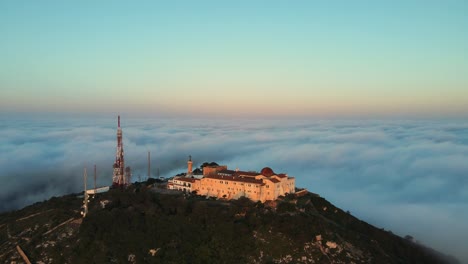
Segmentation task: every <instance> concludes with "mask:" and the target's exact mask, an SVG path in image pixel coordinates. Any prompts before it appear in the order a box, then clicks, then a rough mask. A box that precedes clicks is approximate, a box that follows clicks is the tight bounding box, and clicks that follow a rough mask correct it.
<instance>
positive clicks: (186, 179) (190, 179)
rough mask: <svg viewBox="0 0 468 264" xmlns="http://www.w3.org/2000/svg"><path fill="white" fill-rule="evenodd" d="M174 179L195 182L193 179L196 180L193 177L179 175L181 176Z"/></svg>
mask: <svg viewBox="0 0 468 264" xmlns="http://www.w3.org/2000/svg"><path fill="white" fill-rule="evenodd" d="M174 180H176V181H184V182H195V181H196V180H198V179H195V178H183V177H181V178H174Z"/></svg>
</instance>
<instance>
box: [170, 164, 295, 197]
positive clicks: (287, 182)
mask: <svg viewBox="0 0 468 264" xmlns="http://www.w3.org/2000/svg"><path fill="white" fill-rule="evenodd" d="M190 162H191V160H190ZM295 187H296V186H295V178H294V177H289V176H288V175H287V174H284V173H280V174H276V173H275V172H273V170H272V169H270V168H268V167H265V168H263V169H262V170H261V171H260V172H250V171H249V172H247V171H240V170H237V169H236V170H228V169H227V166H206V167H204V168H203V177H202V178H200V179H198V178H192V177H190V174H187V175H185V176H176V177H174V178H173V179H172V180H170V181H169V183H168V188H169V189H175V190H182V191H189V192H194V191H195V192H196V193H197V194H198V195H205V196H209V197H216V198H225V199H228V200H229V199H238V198H240V197H247V198H249V199H250V200H253V201H261V202H265V201H268V200H276V199H277V198H278V197H279V196H282V195H286V194H288V193H294V192H295Z"/></svg>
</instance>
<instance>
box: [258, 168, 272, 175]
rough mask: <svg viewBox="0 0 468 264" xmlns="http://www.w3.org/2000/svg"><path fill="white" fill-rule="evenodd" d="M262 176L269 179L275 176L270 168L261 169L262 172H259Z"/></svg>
mask: <svg viewBox="0 0 468 264" xmlns="http://www.w3.org/2000/svg"><path fill="white" fill-rule="evenodd" d="M260 173H261V174H262V175H263V176H266V177H270V176H272V175H275V173H274V172H273V170H272V169H271V168H270V167H265V168H263V169H262V171H261V172H260Z"/></svg>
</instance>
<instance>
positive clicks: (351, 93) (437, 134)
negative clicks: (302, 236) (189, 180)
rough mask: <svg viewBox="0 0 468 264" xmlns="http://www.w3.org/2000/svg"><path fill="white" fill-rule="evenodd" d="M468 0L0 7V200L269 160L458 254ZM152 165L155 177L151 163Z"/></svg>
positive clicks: (467, 145) (399, 229)
mask: <svg viewBox="0 0 468 264" xmlns="http://www.w3.org/2000/svg"><path fill="white" fill-rule="evenodd" d="M466 14H468V2H467V1H455V0H447V1H430V0H427V1H416V0H414V1H413V0H409V1H408V0H407V1H400V0H395V1H361V0H356V1H344V0H343V1H334V0H331V1H300V0H298V1H274V0H273V1H272V0H270V1H261V0H258V1H244V0H239V1H204V0H200V1H117V0H116V1H109V0H103V1H90V0H83V1H50V0H44V1H21V0H20V1H13V0H11V1H10V0H5V1H0V167H1V168H2V170H1V171H0V180H2V181H3V183H2V184H1V185H0V211H5V210H11V209H18V208H21V207H23V206H25V205H28V204H31V203H34V202H37V201H42V200H45V199H48V198H50V197H51V196H54V195H55V196H57V195H62V194H67V193H70V192H77V191H79V190H81V184H82V178H81V177H82V173H83V167H87V168H88V171H91V170H92V166H93V165H94V164H97V167H98V175H99V177H98V183H99V184H100V185H106V184H109V183H110V180H111V178H110V177H111V173H112V164H113V160H114V158H115V157H114V155H115V148H116V142H115V132H116V131H115V130H116V116H117V115H118V114H120V115H121V116H122V126H123V131H124V148H125V155H126V161H127V163H128V165H129V166H131V167H132V168H133V172H134V179H138V178H139V177H144V176H145V175H146V158H147V152H148V151H151V153H152V154H151V157H152V159H153V162H154V164H153V165H152V168H154V169H155V170H156V168H159V169H160V173H161V175H162V176H166V177H168V176H172V175H174V174H176V173H179V172H183V171H185V164H186V163H185V162H186V159H187V157H188V155H192V157H193V159H194V162H195V164H194V165H197V164H198V165H199V164H201V163H202V162H205V161H216V162H218V163H221V164H226V165H228V166H229V167H230V168H236V167H239V168H240V169H243V170H261V168H263V167H265V166H269V167H271V168H273V169H274V170H275V171H277V172H285V173H288V174H290V175H292V176H295V177H297V181H296V182H297V185H298V186H303V187H306V188H308V189H309V190H310V191H313V192H316V193H319V194H320V195H322V196H323V197H325V198H326V199H328V200H330V201H331V202H332V203H334V204H335V205H337V206H338V207H340V208H342V209H343V210H349V211H350V212H351V213H352V214H353V215H355V216H357V217H358V218H360V219H363V220H364V221H367V222H369V223H371V224H373V225H376V226H377V227H381V228H385V229H386V230H392V232H394V233H396V234H399V235H402V236H404V235H407V234H409V235H412V236H414V237H415V238H416V239H418V240H420V241H421V242H423V243H424V244H427V245H429V246H432V247H434V248H436V249H439V250H441V251H443V252H446V253H450V254H453V255H455V256H457V257H458V258H460V259H462V260H464V262H466V263H468V255H467V253H466V250H465V248H462V247H463V246H464V245H465V244H466V243H465V242H466V241H467V240H468V233H467V231H466V230H468V224H467V223H468V214H467V212H466V208H468V207H467V205H468V192H467V190H468V182H467V179H468V178H467V175H468V167H467V165H466V164H468V163H467V162H466V161H467V160H468V137H467V135H468V123H467V121H466V120H468V119H467V117H468V49H467V47H468V30H466V29H467V28H468V16H467V15H466ZM153 174H156V171H153Z"/></svg>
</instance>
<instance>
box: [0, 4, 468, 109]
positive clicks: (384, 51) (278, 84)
mask: <svg viewBox="0 0 468 264" xmlns="http://www.w3.org/2000/svg"><path fill="white" fill-rule="evenodd" d="M466 14H468V2H467V1H165V2H162V1H138V2H135V1H125V2H124V1H45V0H44V1H13V0H12V1H1V2H0V38H1V41H0V112H3V113H14V112H25V113H28V112H65V113H67V112H70V113H83V112H89V113H113V112H121V113H122V112H124V113H136V114H138V113H143V112H146V113H148V114H162V115H206V114H208V115H235V116H243V115H259V116H264V115H273V116H291V115H296V116H297V115H298V116H309V115H311V116H315V115H318V116H323V115H325V116H335V115H337V116H347V115H358V116H373V115H377V116H387V115H391V116H392V115H403V116H407V115H416V116H460V115H462V116H466V114H467V113H468V48H467V47H468V30H467V29H468V16H467V15H466Z"/></svg>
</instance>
